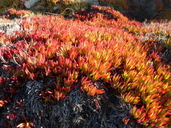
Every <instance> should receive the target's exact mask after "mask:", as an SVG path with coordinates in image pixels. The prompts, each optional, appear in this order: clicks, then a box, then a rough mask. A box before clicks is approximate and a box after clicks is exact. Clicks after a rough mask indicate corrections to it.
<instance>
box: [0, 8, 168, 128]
mask: <svg viewBox="0 0 171 128" xmlns="http://www.w3.org/2000/svg"><path fill="white" fill-rule="evenodd" d="M91 11H93V13H91V14H87V13H85V12H84V11H83V12H82V13H81V14H75V17H76V19H70V20H65V19H64V18H62V17H54V16H39V17H36V16H33V17H32V18H31V19H30V22H28V21H27V18H24V19H23V20H22V26H23V29H24V30H25V31H21V32H18V34H17V37H16V38H14V37H13V36H11V37H8V38H7V37H6V36H5V35H3V34H2V35H0V40H1V41H3V44H4V45H5V46H9V47H5V46H4V45H3V46H2V42H1V47H0V51H1V52H0V54H1V56H2V57H1V61H9V60H12V59H14V58H15V61H14V62H16V66H15V67H12V66H8V65H4V66H3V68H4V69H6V70H7V71H9V72H10V73H11V75H13V76H15V77H19V78H24V79H25V80H30V79H33V80H39V79H43V78H45V77H50V78H55V83H54V86H53V87H52V88H50V87H47V88H45V89H44V91H43V92H42V93H41V94H40V96H41V97H42V98H43V99H44V100H45V101H48V102H53V101H55V100H57V101H59V100H60V99H62V98H65V97H66V96H67V94H68V93H69V92H70V91H71V90H72V88H73V87H75V84H80V83H81V85H80V86H77V87H79V88H80V89H81V90H82V91H84V92H86V93H87V94H88V95H90V96H95V95H99V94H103V93H105V91H106V90H104V89H103V88H102V89H99V88H98V86H96V84H95V83H96V81H98V80H101V81H103V82H107V83H108V84H109V83H110V85H111V87H113V88H115V89H118V90H119V92H120V93H121V96H122V97H123V99H124V100H125V102H128V103H131V104H133V105H134V108H133V109H132V110H131V111H130V113H131V114H132V115H133V116H134V117H135V118H136V119H137V121H138V122H139V123H140V124H142V125H144V126H146V127H151V128H153V127H161V128H162V127H170V126H171V124H170V122H171V120H170V119H171V117H170V116H171V115H170V112H171V104H170V100H171V94H170V92H171V87H170V84H171V82H170V78H171V73H170V72H171V67H170V65H169V64H165V63H163V62H162V61H161V56H160V54H159V53H160V52H162V50H163V49H164V48H162V47H167V48H169V45H170V44H169V41H168V40H166V43H158V44H157V45H156V43H157V39H158V38H159V37H160V36H168V38H170V37H169V32H170V29H169V28H167V27H168V26H166V24H162V23H151V26H148V24H141V23H139V22H136V21H131V20H129V19H128V18H127V17H124V16H123V15H122V14H120V13H119V12H118V11H114V10H111V9H110V8H103V7H99V6H92V8H91ZM97 12H98V13H97ZM101 12H102V13H101ZM161 26H162V27H163V28H162V29H164V30H161V29H160V27H161ZM28 29H30V30H28ZM154 35H155V36H154ZM7 51H8V52H7ZM1 101H5V99H3V100H1ZM1 106H3V103H1Z"/></svg>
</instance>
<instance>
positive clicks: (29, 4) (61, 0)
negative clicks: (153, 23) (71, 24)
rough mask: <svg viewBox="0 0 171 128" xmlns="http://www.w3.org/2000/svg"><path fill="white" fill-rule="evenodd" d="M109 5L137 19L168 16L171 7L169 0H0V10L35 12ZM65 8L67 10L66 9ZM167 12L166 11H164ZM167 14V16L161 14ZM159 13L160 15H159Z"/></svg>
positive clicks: (73, 10) (66, 12)
mask: <svg viewBox="0 0 171 128" xmlns="http://www.w3.org/2000/svg"><path fill="white" fill-rule="evenodd" d="M97 4H99V5H103V6H111V7H112V8H114V9H115V10H118V11H120V12H122V13H124V14H126V15H129V16H131V17H133V18H135V19H136V20H138V21H144V20H145V19H147V20H148V19H151V18H156V17H157V18H169V17H170V16H168V15H167V13H164V12H165V11H166V10H168V9H171V1H170V0H141V1H139V0H26V1H24V3H23V1H19V0H15V1H14V2H12V1H11V2H9V1H8V2H6V1H3V2H1V1H0V7H1V9H0V12H2V11H4V10H5V8H6V9H9V8H18V9H29V10H32V11H36V12H43V13H44V12H50V13H63V12H65V13H63V14H64V15H69V14H71V12H72V13H73V12H74V13H75V12H78V11H79V10H81V8H86V7H88V6H89V5H97ZM66 10H67V11H66ZM166 12H168V11H166ZM163 14H164V15H167V16H163ZM160 15H161V16H160Z"/></svg>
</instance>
